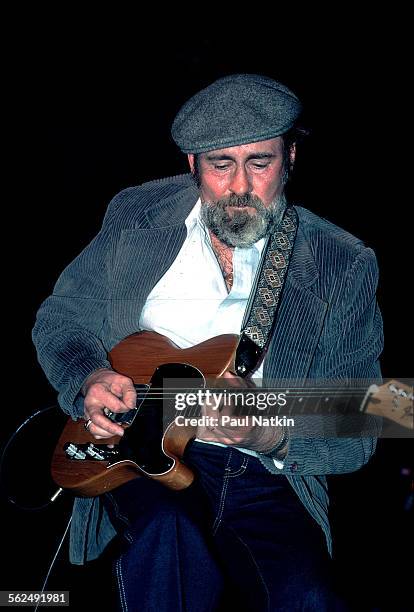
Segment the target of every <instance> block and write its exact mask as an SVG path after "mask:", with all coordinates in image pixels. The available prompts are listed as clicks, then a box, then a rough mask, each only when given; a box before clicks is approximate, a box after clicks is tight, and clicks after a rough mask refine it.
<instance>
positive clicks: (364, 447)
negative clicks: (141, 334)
mask: <svg viewBox="0 0 414 612" xmlns="http://www.w3.org/2000/svg"><path fill="white" fill-rule="evenodd" d="M198 197H199V193H198V191H197V189H196V187H195V185H194V183H193V181H192V179H191V177H190V175H180V176H177V177H170V178H166V179H161V180H158V181H152V182H149V183H145V184H143V185H141V186H138V187H131V188H129V189H126V190H124V191H122V192H121V193H119V194H118V195H117V196H115V198H114V199H113V200H112V201H111V203H110V205H109V207H108V210H107V212H106V215H105V218H104V222H103V225H102V228H101V230H100V232H99V234H98V235H97V236H96V237H95V238H94V240H92V242H91V243H90V244H89V245H88V246H87V247H86V248H85V249H84V250H83V252H82V253H81V254H80V255H79V256H78V257H77V258H76V259H75V260H74V261H73V262H72V263H71V264H70V265H69V266H68V267H67V268H66V269H65V270H64V272H63V273H62V275H61V276H60V278H59V279H58V281H57V283H56V286H55V288H54V291H53V294H52V295H51V296H50V297H49V298H47V299H46V300H45V302H44V303H43V304H42V306H41V307H40V309H39V312H38V315H37V320H36V324H35V327H34V330H33V339H34V342H35V345H36V348H37V352H38V359H39V362H40V364H41V366H42V367H43V369H44V371H45V373H46V375H47V377H48V379H49V381H50V382H51V384H52V385H53V386H54V387H55V389H57V390H58V392H59V403H60V405H61V407H62V409H63V410H64V411H65V412H67V413H68V414H69V415H71V416H72V417H73V418H74V419H76V418H79V417H80V416H82V415H83V398H82V396H81V395H80V389H81V387H82V383H83V382H84V380H85V378H86V377H87V376H88V375H89V374H90V373H91V372H92V371H93V370H95V369H96V368H100V367H109V362H108V361H107V352H108V351H110V350H111V349H112V348H113V347H114V346H115V345H116V344H117V343H118V342H119V341H120V340H122V339H123V338H125V337H126V336H128V335H130V334H132V333H134V332H136V331H137V330H138V329H139V327H138V322H139V318H140V313H141V309H142V307H143V305H144V303H145V301H146V298H147V296H148V294H149V293H150V291H151V290H152V288H153V287H154V286H155V284H156V283H157V282H158V280H159V279H160V278H161V276H162V275H163V274H164V273H165V272H166V271H167V270H168V268H169V267H170V265H171V263H172V262H173V261H174V259H175V258H176V256H177V254H178V252H179V250H180V248H181V245H182V244H183V241H184V239H185V236H186V227H185V224H184V221H185V219H186V217H187V215H188V214H189V212H190V210H191V209H192V207H193V206H194V204H195V203H196V201H197V198H198ZM296 210H297V213H298V217H299V228H298V233H297V237H296V242H295V246H294V251H293V254H292V259H291V263H290V267H289V271H288V275H287V278H286V281H285V286H284V290H283V296H282V300H281V303H280V306H279V311H278V314H277V319H276V324H275V329H274V333H273V337H272V340H271V343H270V346H269V350H268V353H267V357H266V360H265V369H264V379H266V380H271V379H277V378H279V379H280V378H283V379H295V380H303V381H305V379H326V380H327V381H332V382H335V381H337V382H340V381H343V380H345V379H350V378H356V379H378V378H379V377H380V369H379V364H378V358H379V355H380V353H381V351H382V346H383V336H382V320H381V315H380V312H379V310H378V306H377V303H376V299H375V292H376V286H377V280H378V270H377V264H376V259H375V255H374V253H373V252H372V250H371V249H369V248H366V247H365V246H364V244H363V243H362V242H361V241H360V240H358V239H357V238H355V237H353V236H352V235H350V234H349V233H347V232H345V231H343V230H342V229H340V228H338V227H336V226H335V225H333V224H332V223H329V222H328V221H326V220H324V219H321V218H320V217H317V216H316V215H314V214H313V213H311V212H309V211H308V210H306V209H304V208H302V207H296ZM373 428H374V429H373V435H372V437H367V436H365V437H360V438H357V437H354V438H344V437H342V438H333V437H331V438H330V437H327V438H323V439H322V438H316V437H306V435H304V437H301V436H300V435H298V434H297V431H296V435H295V437H293V438H292V439H291V440H290V444H289V452H288V455H287V457H286V459H285V461H284V468H283V470H278V469H277V468H276V467H275V466H274V464H273V461H272V460H271V459H268V458H267V457H264V456H261V461H262V462H263V464H264V465H265V466H266V467H267V468H268V469H269V470H270V471H271V472H275V473H278V474H283V475H285V476H286V477H287V478H288V480H289V482H290V484H291V485H292V487H293V489H294V490H295V491H296V493H297V495H298V496H299V498H300V499H301V501H302V502H303V504H304V505H305V507H306V508H307V509H308V511H309V512H310V514H311V515H312V516H313V517H314V518H315V520H316V521H317V522H318V523H319V524H320V526H321V528H322V529H323V531H324V533H325V536H326V539H327V544H328V548H329V550H330V551H331V537H330V529H329V522H328V494H327V485H326V478H325V475H326V474H340V473H346V472H352V471H354V470H357V469H359V468H360V467H361V466H362V465H364V464H365V463H366V462H367V461H368V460H369V458H370V457H371V455H372V453H373V452H374V450H375V444H376V435H377V434H379V431H378V430H377V429H376V428H377V425H376V423H373ZM114 535H115V531H114V528H113V526H112V525H111V523H110V521H109V518H108V516H107V514H106V511H105V509H104V507H103V504H102V503H101V500H100V498H94V499H90V498H83V499H79V498H77V499H76V500H75V504H74V512H73V521H72V528H71V545H70V558H71V561H72V563H77V564H82V563H84V562H85V561H87V560H91V559H94V558H96V557H97V556H98V555H99V554H100V553H101V552H102V550H103V548H104V547H105V545H106V544H107V543H108V542H109V541H110V540H111V539H112V537H113V536H114Z"/></svg>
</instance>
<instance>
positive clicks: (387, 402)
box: [365, 380, 414, 430]
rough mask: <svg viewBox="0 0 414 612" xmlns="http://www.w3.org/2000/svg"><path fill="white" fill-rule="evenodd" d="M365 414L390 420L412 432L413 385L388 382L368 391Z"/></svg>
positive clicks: (413, 419)
mask: <svg viewBox="0 0 414 612" xmlns="http://www.w3.org/2000/svg"><path fill="white" fill-rule="evenodd" d="M365 412H367V413H368V414H376V415H378V416H382V417H384V418H386V419H390V420H391V421H393V422H394V423H397V425H400V426H401V427H405V428H407V429H411V430H414V395H413V385H408V384H405V383H403V382H401V381H398V380H389V381H388V382H386V383H385V384H383V385H381V386H379V387H378V386H377V385H372V386H371V387H370V388H369V389H368V398H367V403H366V405H365Z"/></svg>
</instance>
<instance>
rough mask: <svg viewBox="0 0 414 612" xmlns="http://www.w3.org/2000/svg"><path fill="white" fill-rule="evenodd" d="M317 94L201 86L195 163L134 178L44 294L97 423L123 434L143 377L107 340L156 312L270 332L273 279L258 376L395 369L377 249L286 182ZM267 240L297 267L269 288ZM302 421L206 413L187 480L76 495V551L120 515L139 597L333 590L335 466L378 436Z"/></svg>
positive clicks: (73, 393) (55, 333)
mask: <svg viewBox="0 0 414 612" xmlns="http://www.w3.org/2000/svg"><path fill="white" fill-rule="evenodd" d="M300 110H301V105H300V102H299V100H298V99H297V97H296V96H295V95H294V94H293V93H292V92H291V91H290V90H289V89H288V88H287V87H285V86H284V85H282V84H280V83H278V82H276V81H274V80H272V79H269V78H267V77H263V76H259V75H231V76H228V77H225V78H223V79H220V80H218V81H216V82H215V83H213V84H212V85H210V86H209V87H207V88H206V89H204V90H202V91H201V92H199V93H198V94H196V95H195V96H194V97H193V98H191V99H190V100H189V101H188V102H187V103H186V104H185V105H184V106H183V108H182V109H181V110H180V111H179V113H178V115H177V117H176V118H175V121H174V123H173V128H172V135H173V138H174V140H175V142H176V143H177V144H178V146H179V147H180V149H181V150H182V151H183V152H184V153H186V154H187V156H188V162H189V165H190V170H191V173H192V176H189V175H183V176H178V177H170V178H166V179H161V180H157V181H153V182H150V183H146V184H144V185H141V186H140V187H133V188H130V189H126V190H125V191H123V192H121V193H120V194H118V195H117V196H116V197H115V198H114V199H113V201H112V202H111V204H110V205H109V208H108V211H107V213H106V216H105V219H104V223H103V226H102V229H101V231H100V232H99V234H98V235H97V236H96V238H95V239H94V240H93V241H92V242H91V244H90V245H89V246H88V247H87V248H86V249H85V250H84V251H83V252H82V253H81V254H80V255H79V256H78V258H77V259H75V260H74V262H72V264H71V265H70V266H69V267H68V268H67V269H66V270H65V271H64V272H63V274H62V276H61V277H60V279H59V280H58V282H57V285H56V287H55V290H54V293H53V295H52V296H51V297H49V298H48V299H47V300H46V301H45V302H44V304H43V305H42V307H41V308H40V310H39V313H38V318H37V322H36V326H35V329H34V341H35V344H36V346H37V350H38V356H39V361H40V363H41V364H42V367H43V368H44V370H45V372H46V374H47V376H48V378H49V380H50V381H51V383H52V384H53V385H54V386H55V388H56V389H58V391H59V402H60V405H61V406H62V408H63V410H65V411H66V412H67V413H68V414H70V415H71V416H72V417H73V418H83V419H85V424H86V427H87V429H88V430H89V431H90V433H91V434H92V435H93V436H94V437H95V438H97V439H101V440H102V439H105V438H109V437H111V436H112V435H114V434H118V435H123V433H124V431H123V429H122V427H121V426H120V425H119V424H117V423H114V422H113V421H112V420H110V419H109V418H108V416H107V410H110V411H111V412H114V413H120V412H125V411H127V410H129V409H131V408H133V407H134V406H135V400H136V398H135V390H134V387H133V386H132V382H131V380H130V379H129V378H127V377H126V376H123V375H122V373H117V372H114V371H113V370H112V368H111V366H110V363H109V361H108V359H107V353H108V352H109V351H110V350H111V349H112V348H113V347H114V346H115V345H116V344H117V343H118V342H119V341H121V340H122V339H123V338H125V337H127V336H129V335H130V334H132V333H134V332H136V331H137V330H142V329H147V330H152V331H155V332H158V333H160V334H162V335H164V336H167V337H168V338H170V339H171V340H172V341H173V342H174V343H176V344H177V345H178V346H180V347H182V348H186V347H188V346H192V345H195V344H198V343H200V342H202V341H204V340H206V339H208V338H211V337H214V336H217V335H220V334H223V333H235V334H239V333H241V331H242V330H243V336H247V337H248V338H250V340H254V341H257V338H259V339H260V338H261V337H262V336H263V335H264V336H266V326H261V322H260V321H258V320H255V321H253V324H252V320H251V319H250V318H249V307H248V306H247V304H248V302H250V301H251V300H253V299H259V298H260V296H261V297H262V302H263V304H262V306H263V308H264V307H265V306H266V305H268V304H269V303H270V302H272V304H273V306H274V308H273V311H271V313H270V314H269V312H267V311H266V312H267V315H265V314H263V316H262V318H264V319H266V316H267V318H268V320H267V329H268V330H271V334H270V335H269V337H268V338H267V340H266V339H265V340H266V341H263V342H262V343H261V344H260V343H259V344H260V350H259V356H260V359H257V361H256V362H255V363H254V364H253V366H252V368H251V371H250V373H249V374H250V376H251V377H253V378H261V377H263V378H264V380H265V381H266V382H267V381H272V380H278V379H279V380H280V379H293V380H296V381H297V380H299V381H306V380H313V379H315V380H317V381H318V383H320V381H321V380H323V381H326V384H327V385H329V384H332V383H334V382H335V383H341V381H349V380H352V379H354V378H357V379H377V378H378V377H379V376H380V372H379V366H378V357H379V355H380V353H381V350H382V325H381V316H380V314H379V311H378V308H377V305H376V301H375V290H376V283H377V266H376V261H375V256H374V255H373V253H372V251H371V250H370V249H368V248H366V247H365V246H364V245H363V244H362V242H361V241H360V240H358V239H356V238H354V237H353V236H351V235H350V234H348V233H346V232H345V231H343V230H341V229H339V228H337V227H336V226H334V225H332V224H330V223H328V222H327V221H325V220H323V219H320V218H318V217H317V216H315V215H314V214H312V213H311V212H309V211H307V210H306V209H304V208H301V207H292V206H290V205H288V203H287V201H286V198H285V194H284V189H285V184H286V180H287V178H288V175H289V172H290V170H291V168H292V167H293V164H294V161H295V154H296V140H297V134H298V130H297V127H296V126H297V120H298V117H299V114H300ZM289 224H291V225H292V224H293V227H294V230H295V231H294V232H293V234H291V236H295V238H294V239H293V238H291V239H289V238H286V237H285V238H284V240H285V246H286V249H287V251H286V257H285V256H279V255H278V256H277V257H276V259H275V256H274V253H275V252H276V251H272V248H273V247H272V244H273V243H272V242H271V241H272V240H273V239H274V237H276V238H277V239H279V237H280V236H281V235H282V234H283V231H284V228H286V227H289ZM269 245H270V246H269ZM268 256H270V259H272V257H273V263H274V265H275V267H276V268H277V267H278V266H280V265H282V268H283V274H282V272H281V273H280V276H278V277H277V278H278V280H279V281H280V282H279V283H276V282H275V276H274V271H272V270H271V273H270V276H269V278H270V281H269V282H270V288H269V287H265V286H264V285H263V284H262V283H261V281H262V279H260V282H259V286H260V290H262V289H263V291H264V292H263V291H262V293H260V290H258V289H257V288H256V287H255V284H257V282H256V283H255V277H256V273H257V271H258V270H260V267H261V266H260V265H259V264H260V262H261V260H262V259H265V258H267V257H268ZM281 257H282V259H283V258H284V257H285V262H284V264H283V263H282V264H280V261H281ZM266 261H267V260H266ZM269 265H270V264H269ZM286 270H287V273H286ZM279 271H280V270H279ZM265 272H266V271H265ZM272 283H273V284H272ZM274 287H276V289H273V288H274ZM269 292H270V293H269ZM269 295H270V296H271V299H270V298H269ZM272 300H273V301H272ZM255 304H256V302H254V303H253V306H254V307H253V308H250V311H251V312H253V311H254V312H255V313H256V314H257V313H258V312H259V311H262V310H263V308H262V306H260V307H259V308H258V309H257V308H256V307H255ZM272 318H274V325H273V320H272ZM252 330H253V331H252ZM236 365H237V364H236ZM241 367H242V368H243V367H244V366H241ZM241 372H242V370H238V371H236V372H233V373H227V374H226V376H228V377H231V378H229V381H231V382H233V381H237V379H234V378H233V377H234V375H235V374H240V373H241ZM302 433H303V435H297V434H296V435H292V434H291V433H289V432H287V431H286V429H285V428H283V427H279V426H274V427H267V428H260V427H246V428H236V429H235V428H232V427H227V426H224V425H223V423H219V424H218V426H217V427H213V428H204V427H202V426H200V427H199V430H198V432H197V440H196V441H194V442H193V443H191V444H189V445H188V446H187V449H186V452H185V457H184V460H185V461H186V462H187V463H188V464H189V465H191V466H192V468H193V470H194V471H195V473H196V475H197V478H196V480H195V482H194V484H193V485H191V486H190V487H189V488H188V489H186V490H184V491H182V492H179V493H177V492H172V491H170V490H168V489H167V488H165V487H162V486H161V485H160V484H159V483H157V482H154V481H153V480H150V479H144V478H141V479H136V480H134V481H131V482H129V483H127V484H126V485H123V486H121V487H119V488H118V489H116V490H115V491H113V492H111V493H110V494H106V495H105V496H103V498H102V499H100V498H95V499H93V500H91V499H78V500H76V502H75V507H74V520H73V525H72V533H71V559H72V562H74V563H83V562H84V561H85V560H88V559H92V558H95V557H96V556H98V555H99V554H100V552H101V551H102V549H103V548H104V546H105V545H106V544H107V543H108V542H109V541H110V540H111V538H112V537H113V536H114V533H115V531H114V528H116V529H117V530H118V531H120V532H121V533H122V534H123V541H124V543H125V548H124V550H123V552H122V554H121V555H120V557H119V558H118V559H117V561H116V564H115V570H116V575H117V580H118V586H119V592H120V601H121V605H122V608H123V609H124V610H153V609H157V610H169V611H170V610H177V611H178V610H184V609H185V610H215V609H217V606H218V605H219V601H220V597H221V595H222V592H223V588H227V589H228V590H229V588H230V592H231V597H232V598H233V599H234V600H236V598H238V597H239V598H240V601H243V603H244V604H245V605H246V606H247V607H248V609H250V610H296V609H298V610H299V609H300V610H302V609H309V610H328V609H329V610H330V609H335V608H334V606H335V605H336V602H335V596H334V595H333V593H332V590H331V588H330V583H329V555H328V553H327V550H329V552H331V539H330V532H329V522H328V517H327V512H328V496H327V487H326V479H325V475H326V474H334V473H345V472H350V471H353V470H357V469H359V468H360V467H361V466H362V465H363V464H364V463H366V462H367V461H368V459H369V457H370V456H371V455H372V453H373V452H374V449H375V435H373V436H372V437H361V438H358V437H352V438H345V437H340V438H331V437H329V438H323V437H322V436H315V435H306V434H307V433H308V434H309V432H307V431H306V428H305V429H304V430H303V432H302ZM374 434H375V431H374ZM102 501H103V504H102V503H101V502H102Z"/></svg>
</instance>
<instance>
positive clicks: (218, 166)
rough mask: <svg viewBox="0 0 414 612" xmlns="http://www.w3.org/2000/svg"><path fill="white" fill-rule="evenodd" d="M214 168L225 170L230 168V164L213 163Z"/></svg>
mask: <svg viewBox="0 0 414 612" xmlns="http://www.w3.org/2000/svg"><path fill="white" fill-rule="evenodd" d="M214 168H215V169H216V170H227V169H228V168H230V164H215V165H214Z"/></svg>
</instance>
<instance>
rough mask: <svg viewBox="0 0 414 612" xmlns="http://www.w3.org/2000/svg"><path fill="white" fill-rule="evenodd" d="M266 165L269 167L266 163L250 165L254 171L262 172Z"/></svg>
mask: <svg viewBox="0 0 414 612" xmlns="http://www.w3.org/2000/svg"><path fill="white" fill-rule="evenodd" d="M268 165H269V163H268V162H266V163H264V164H263V163H262V164H260V163H258V162H255V163H254V164H252V166H253V168H254V169H255V170H263V169H264V168H267V167H268Z"/></svg>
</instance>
